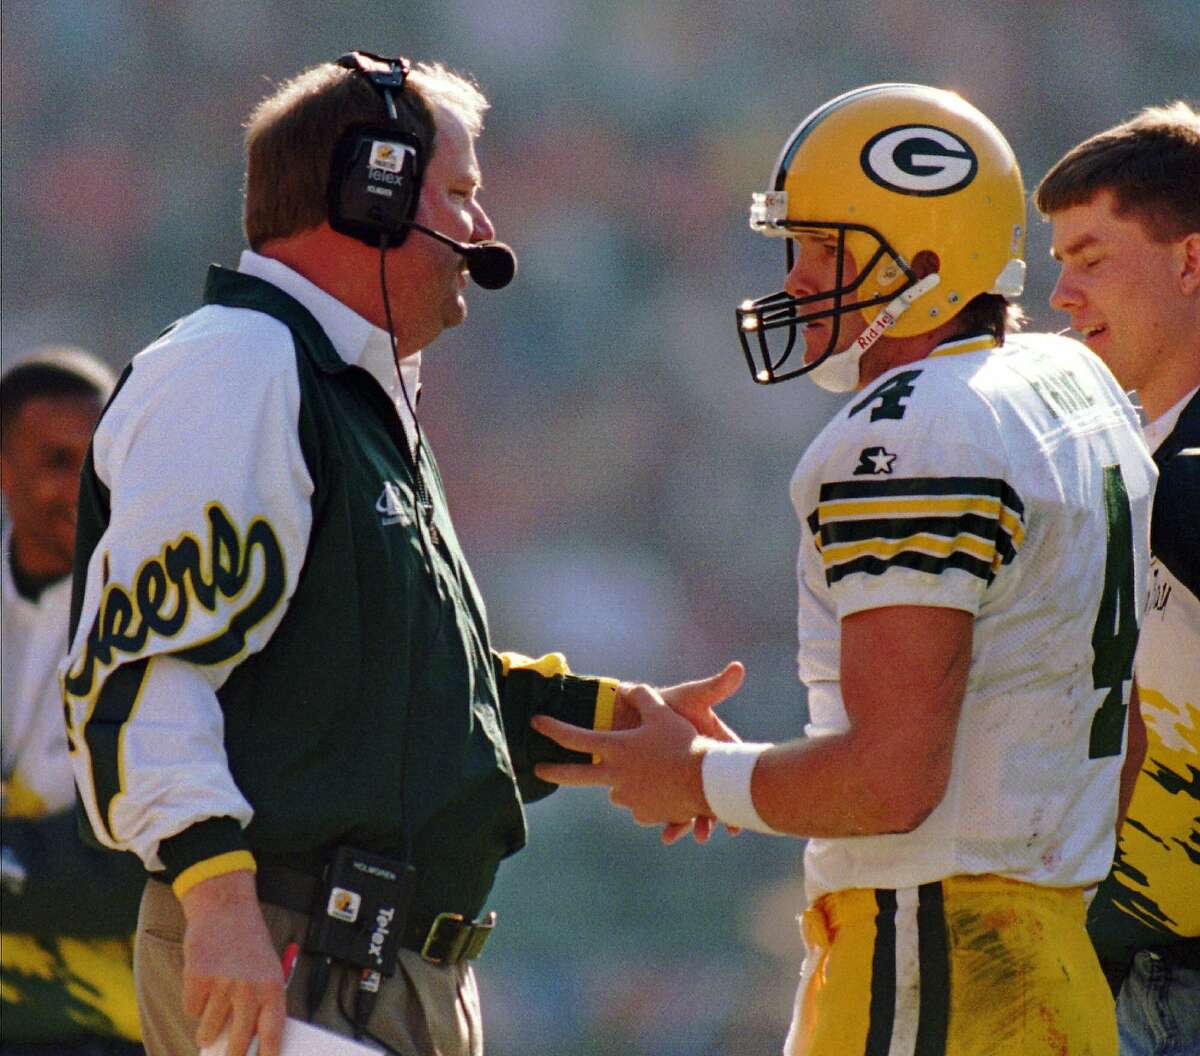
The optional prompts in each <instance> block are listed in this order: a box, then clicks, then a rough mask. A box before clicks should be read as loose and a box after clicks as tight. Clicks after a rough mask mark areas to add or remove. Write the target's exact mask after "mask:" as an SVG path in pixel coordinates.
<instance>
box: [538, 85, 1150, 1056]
mask: <svg viewBox="0 0 1200 1056" xmlns="http://www.w3.org/2000/svg"><path fill="white" fill-rule="evenodd" d="M1024 202H1025V195H1024V190H1023V187H1022V182H1021V175H1020V171H1019V169H1018V166H1017V162H1016V159H1015V158H1014V156H1013V152H1012V150H1011V149H1010V147H1009V145H1008V143H1007V142H1006V141H1005V139H1004V137H1003V136H1002V135H1001V134H1000V132H999V131H998V130H997V129H996V128H995V126H994V125H993V124H992V123H991V121H989V120H988V119H987V118H986V117H985V116H984V115H983V114H982V113H980V112H979V111H978V110H977V109H976V108H975V107H973V106H971V105H970V104H969V103H967V102H966V101H964V100H963V99H962V98H960V97H959V96H957V95H954V94H952V93H950V92H947V91H941V90H938V89H933V88H927V87H922V86H919V85H911V84H880V85H871V86H869V87H865V88H860V89H858V90H856V91H852V92H848V93H846V94H845V95H842V96H839V97H838V98H836V99H833V100H832V101H830V102H828V103H826V104H825V105H824V106H822V107H820V108H819V109H817V110H816V111H814V112H813V113H812V114H811V115H810V116H809V117H807V118H806V119H805V120H804V121H803V122H801V124H800V125H799V127H798V128H797V129H796V130H795V131H794V132H793V134H792V135H791V137H790V138H789V139H788V141H787V143H786V145H785V146H784V148H783V151H782V153H781V154H780V156H779V160H778V163H777V164H776V166H775V169H774V171H773V173H772V176H771V182H770V186H769V190H767V191H766V192H765V193H763V194H759V195H755V196H754V200H753V205H752V207H751V213H750V224H751V227H752V228H753V229H754V230H755V231H757V232H759V233H761V234H763V235H767V236H769V237H772V238H777V239H779V240H780V241H781V242H782V243H783V245H784V246H785V247H786V254H787V275H786V278H785V280H784V288H783V290H781V291H780V292H778V293H774V294H771V295H769V296H766V297H762V298H759V299H758V300H752V301H746V302H744V303H743V304H742V306H741V307H740V308H739V309H738V311H737V319H738V326H739V333H740V335H741V341H742V347H743V351H744V353H745V355H746V359H747V362H748V363H749V365H750V368H751V372H752V374H753V376H754V379H755V380H756V381H757V382H760V383H763V384H770V383H774V382H779V381H783V380H785V379H787V378H791V377H797V376H808V377H810V378H812V380H814V381H816V382H817V383H818V384H819V385H822V386H823V387H825V388H829V389H832V390H834V391H838V392H851V391H854V392H855V394H854V395H853V396H852V397H851V398H850V399H849V401H848V402H847V404H846V405H845V407H844V408H843V409H842V410H841V411H840V412H838V414H836V415H835V416H834V418H833V420H832V421H831V422H830V423H829V424H828V425H827V426H826V428H825V429H824V431H823V432H821V434H820V435H819V436H818V437H817V439H816V440H815V441H814V442H813V444H812V445H811V446H810V448H809V449H808V451H807V452H806V453H805V454H804V457H803V458H802V459H801V461H800V464H799V467H798V468H797V470H796V472H795V475H794V476H793V478H792V482H791V496H792V501H793V504H794V506H795V510H796V514H797V516H798V518H799V522H800V529H801V542H800V554H799V563H798V574H799V604H800V618H799V631H800V644H799V657H798V659H799V674H800V677H801V679H802V680H803V682H804V684H805V686H806V687H807V690H808V710H809V722H808V725H807V727H806V729H805V733H806V736H805V737H803V738H800V739H797V740H794V741H790V742H787V743H784V744H717V743H716V742H713V741H710V740H708V739H706V738H703V737H700V736H698V735H697V734H696V732H695V731H694V730H693V729H692V728H691V727H690V726H689V725H688V724H687V723H686V721H675V720H674V719H673V718H672V715H671V713H670V711H669V709H667V708H665V707H664V706H663V705H662V703H661V702H660V701H659V700H658V699H657V697H656V695H655V694H654V693H653V691H650V690H643V691H641V692H640V693H639V694H638V695H637V697H636V699H637V700H638V702H639V707H640V709H641V716H642V725H641V726H640V727H638V728H636V729H633V730H628V731H625V732H622V733H619V734H596V733H594V732H592V731H586V730H583V729H577V728H574V727H570V726H565V725H563V724H561V723H557V722H553V721H550V722H546V721H543V720H542V719H536V720H535V726H536V728H537V729H539V730H541V731H542V732H544V733H548V734H550V735H552V736H554V737H555V739H557V740H559V741H560V743H562V744H563V745H567V746H569V747H571V748H575V749H578V750H582V751H588V752H592V753H594V756H595V758H597V759H598V760H599V762H598V764H597V765H595V766H594V767H587V766H558V765H554V766H546V767H543V768H539V771H538V772H539V773H540V774H541V775H542V776H544V777H546V778H547V779H549V780H553V781H558V782H560V783H563V784H596V783H603V784H608V785H611V786H612V798H613V799H614V801H615V802H617V803H618V804H621V805H625V806H629V807H630V808H631V809H632V810H633V813H634V817H635V818H636V819H637V820H638V821H640V822H642V823H646V824H650V823H662V822H675V823H678V822H683V821H685V820H686V819H688V818H691V817H693V816H695V815H715V816H716V817H717V818H718V819H720V820H722V821H725V822H726V823H729V824H733V825H740V826H743V827H745V828H750V829H754V830H758V831H760V832H768V833H771V832H773V833H781V834H787V835H793V836H805V837H810V840H809V843H808V847H807V850H806V854H805V881H806V886H807V894H808V899H809V904H808V908H807V910H806V911H805V913H804V917H803V924H802V926H803V931H804V937H805V942H806V946H807V957H806V959H805V962H804V967H803V971H802V975H801V982H800V988H799V993H798V996H797V999H796V1008H795V1015H794V1019H793V1023H792V1028H791V1031H790V1034H789V1037H788V1041H787V1051H788V1052H789V1053H804V1054H814V1056H826V1054H828V1056H835V1054H836V1056H843V1054H845V1053H866V1054H868V1056H876V1054H878V1056H883V1054H891V1056H896V1054H900V1053H916V1052H920V1053H933V1052H953V1053H980V1052H988V1053H993V1054H1017V1053H1021V1054H1029V1053H1050V1052H1055V1053H1059V1052H1072V1053H1075V1052H1080V1053H1082V1052H1088V1053H1091V1054H1093V1056H1100V1054H1112V1053H1115V1052H1116V1045H1117V1036H1116V1024H1115V1018H1114V1014H1113V1004H1112V999H1111V997H1110V995H1109V992H1108V988H1107V986H1106V984H1105V980H1104V976H1103V974H1102V972H1101V970H1100V966H1099V963H1098V961H1097V959H1096V956H1095V953H1094V952H1093V950H1092V948H1091V945H1090V944H1089V942H1088V939H1087V934H1086V932H1085V929H1084V890H1085V888H1087V887H1088V886H1089V885H1094V884H1096V883H1097V882H1098V881H1099V880H1101V879H1102V878H1103V876H1104V875H1105V873H1106V872H1107V871H1108V865H1109V860H1110V857H1111V855H1112V851H1113V845H1114V839H1115V830H1116V825H1117V820H1118V814H1119V810H1120V802H1123V800H1122V797H1121V790H1122V789H1128V788H1131V787H1132V773H1136V765H1137V759H1138V757H1139V754H1140V753H1139V751H1138V749H1137V744H1138V743H1139V742H1138V740H1137V736H1138V733H1139V731H1140V727H1139V726H1138V724H1137V721H1136V716H1137V709H1136V699H1135V698H1134V696H1133V685H1132V677H1131V668H1132V662H1133V652H1134V647H1135V644H1136V641H1137V635H1138V626H1139V624H1140V622H1141V618H1142V612H1143V609H1144V606H1145V598H1144V590H1143V589H1142V583H1143V582H1144V581H1145V578H1146V575H1147V571H1148V567H1149V552H1148V534H1149V527H1148V526H1149V509H1150V501H1151V495H1152V492H1153V487H1154V480H1155V469H1154V466H1153V463H1152V462H1151V460H1150V457H1149V454H1148V452H1147V451H1146V449H1145V446H1144V444H1143V443H1142V440H1141V436H1140V429H1139V425H1138V419H1137V415H1136V413H1135V411H1134V409H1133V407H1132V406H1131V404H1130V402H1129V401H1128V400H1127V399H1126V397H1125V395H1124V393H1123V392H1122V391H1121V388H1120V386H1119V385H1118V384H1117V383H1116V382H1115V380H1114V379H1113V377H1112V375H1111V374H1110V373H1109V371H1108V369H1107V368H1106V367H1105V366H1104V364H1103V363H1102V362H1100V360H1099V359H1097V358H1096V357H1095V356H1094V355H1092V354H1091V353H1090V352H1089V351H1088V350H1087V349H1086V348H1084V347H1083V346H1082V345H1080V344H1079V343H1077V342H1075V341H1073V340H1071V339H1069V338H1066V337H1054V336H1048V335H1042V334H1028V335H1026V334H1016V333H1010V332H1009V331H1010V328H1011V327H1012V319H1013V314H1014V310H1013V304H1012V301H1013V299H1014V298H1015V297H1017V296H1018V295H1019V294H1020V292H1021V289H1022V285H1023V278H1024V264H1023V262H1022V252H1023V245H1024V234H1025V226H1024V225H1025V210H1024ZM1127 729H1128V730H1130V731H1131V735H1127ZM1131 741H1132V742H1133V745H1134V747H1133V750H1132V751H1131V752H1130V753H1129V757H1128V763H1126V747H1127V744H1128V743H1129V742H1131Z"/></svg>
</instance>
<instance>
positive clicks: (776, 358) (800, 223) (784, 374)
mask: <svg viewBox="0 0 1200 1056" xmlns="http://www.w3.org/2000/svg"><path fill="white" fill-rule="evenodd" d="M754 197H755V199H756V202H755V206H754V207H752V209H751V214H752V219H751V226H752V227H754V228H755V229H756V230H758V231H760V232H761V233H763V234H770V235H776V236H783V237H785V238H786V240H787V243H786V257H787V273H788V274H790V273H791V271H792V268H793V267H794V266H795V263H796V259H795V249H794V246H793V242H792V238H791V236H792V234H793V233H794V232H798V231H806V232H831V233H834V234H835V235H836V239H837V242H836V246H837V249H836V256H835V261H834V268H835V271H834V276H835V277H834V285H833V286H832V287H831V288H829V289H825V290H819V291H817V292H816V293H813V294H809V295H807V296H804V297H793V296H791V295H790V294H789V293H788V292H787V291H786V290H780V291H778V292H777V293H772V294H768V295H767V296H765V297H760V298H758V299H757V300H753V301H749V300H748V301H743V302H742V304H741V305H740V306H739V307H738V308H737V320H738V337H739V339H740V340H741V343H742V352H743V354H744V355H745V357H746V365H747V366H748V367H749V368H750V373H751V374H752V375H753V377H754V380H755V381H756V382H758V383H759V384H760V385H772V384H774V383H776V382H780V381H787V380H788V379H789V378H795V377H799V376H800V375H802V374H807V373H809V372H811V371H814V370H817V368H820V367H821V366H823V365H824V364H825V363H826V362H827V361H828V360H829V359H830V357H831V356H834V355H837V354H839V353H838V342H839V338H840V337H841V335H842V317H843V316H845V315H848V314H850V313H856V312H862V311H865V310H866V309H868V308H873V307H875V306H877V305H887V304H890V303H892V302H893V301H894V300H895V299H896V298H897V297H899V296H900V295H901V294H903V293H905V292H906V291H908V290H909V289H911V288H912V287H913V286H914V285H915V284H916V283H917V282H918V281H919V279H918V276H917V274H916V273H915V272H914V271H913V270H912V268H911V267H909V265H908V262H907V261H905V260H904V258H903V257H901V256H900V254H899V253H897V252H896V250H895V249H893V248H892V246H891V245H890V244H889V243H888V241H887V239H886V238H884V237H883V235H881V234H880V233H879V232H878V231H877V230H875V229H874V228H871V227H867V226H865V225H862V224H851V223H842V222H836V221H809V220H788V219H777V220H769V221H768V220H766V219H765V218H764V219H763V220H762V221H758V218H757V217H756V216H755V209H756V208H758V207H759V205H760V203H759V201H758V200H759V199H760V198H765V197H770V196H764V195H757V194H756V195H755V196H754ZM848 238H852V239H853V240H854V242H855V243H856V244H857V247H858V248H859V252H860V253H862V252H863V250H864V248H865V251H866V252H865V254H864V255H865V256H866V259H865V261H863V262H862V263H861V264H860V263H859V260H858V258H857V255H855V265H856V266H857V267H858V273H857V274H856V275H855V276H854V278H853V279H852V280H851V281H850V282H847V281H846V280H845V276H846V275H847V273H848V272H849V270H850V269H849V268H847V266H846V262H847V240H848ZM880 280H882V282H883V283H886V285H882V284H881V281H880ZM864 286H867V287H868V289H864ZM816 304H820V305H821V307H820V308H816V309H814V310H812V311H807V312H806V311H804V310H803V309H804V308H805V307H806V306H810V305H816ZM876 318H878V317H876ZM821 319H829V320H831V325H830V332H829V339H828V341H827V342H826V345H825V348H824V349H823V350H822V351H821V352H820V353H819V354H818V355H817V356H815V357H812V358H811V359H810V358H809V356H808V354H807V343H802V350H801V362H800V364H799V365H798V366H793V367H792V368H791V369H787V370H784V369H783V367H784V364H785V363H787V361H788V359H789V357H790V356H791V354H792V352H793V350H794V348H795V345H796V338H797V336H802V335H803V334H804V331H805V329H806V328H807V327H808V325H809V324H810V323H814V322H817V321H818V320H821ZM873 323H874V320H872V321H871V322H869V323H868V324H867V325H865V326H864V327H863V329H862V330H860V331H859V333H857V334H855V335H854V336H855V337H859V336H860V335H862V334H865V333H866V332H867V331H869V330H871V329H872V326H873ZM781 329H783V330H786V336H785V337H783V338H781V339H778V340H776V341H774V342H772V341H771V339H770V338H769V337H768V334H767V332H768V331H774V330H781ZM752 338H753V339H754V340H753V341H752ZM781 343H782V345H783V348H782V350H779V347H778V346H779V345H780V344H781ZM872 343H874V341H873V340H872V341H871V342H869V343H868V346H867V347H869V344H872ZM772 344H774V345H775V350H772V347H771V346H772ZM863 351H865V348H864V349H863ZM857 361H858V360H857V357H855V369H857ZM838 391H841V387H840V386H839V387H838Z"/></svg>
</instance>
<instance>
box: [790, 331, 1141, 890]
mask: <svg viewBox="0 0 1200 1056" xmlns="http://www.w3.org/2000/svg"><path fill="white" fill-rule="evenodd" d="M1155 479H1156V471H1155V468H1154V464H1153V462H1152V460H1151V458H1150V455H1149V452H1148V451H1147V450H1146V447H1145V444H1144V442H1143V441H1142V438H1141V430H1140V427H1139V423H1138V420H1137V415H1136V412H1135V411H1134V410H1133V407H1132V406H1131V404H1130V403H1129V401H1128V400H1127V399H1126V397H1125V395H1124V393H1122V392H1121V390H1120V388H1119V386H1118V385H1117V383H1116V381H1115V380H1114V379H1113V377H1112V375H1111V374H1110V373H1109V371H1108V369H1107V368H1106V367H1105V366H1104V365H1103V364H1102V363H1101V362H1100V360H1099V359H1097V358H1096V357H1095V356H1093V355H1092V354H1091V353H1090V352H1089V351H1088V350H1087V349H1086V348H1084V347H1083V346H1082V345H1080V344H1079V343H1078V342H1075V341H1072V340H1070V339H1068V338H1061V337H1051V336H1049V335H1043V334H1017V335H1012V336H1010V337H1009V338H1008V339H1007V342H1006V344H1005V345H1004V347H1003V348H996V347H995V342H994V341H993V340H992V339H991V338H990V337H974V338H966V339H962V340H958V341H953V342H949V343H947V344H943V345H941V346H939V348H938V349H936V350H935V352H934V353H933V355H932V356H930V357H929V358H928V359H924V360H920V361H918V362H916V363H912V364H909V365H907V366H903V367H897V368H895V369H893V370H891V371H889V372H888V373H886V374H884V375H883V376H882V377H881V378H880V379H879V380H878V381H876V382H875V384H873V385H872V386H871V387H870V388H869V390H868V391H866V392H865V393H860V394H858V395H856V397H855V399H854V400H853V401H852V402H851V403H850V404H849V405H848V406H847V407H846V408H844V409H843V410H842V411H840V412H839V413H838V415H837V416H836V417H835V418H834V419H833V421H832V422H830V424H829V425H828V426H826V428H825V429H824V430H823V431H822V433H821V434H820V435H819V436H818V437H817V439H816V440H815V441H814V442H813V444H812V446H811V447H810V448H809V449H808V451H807V452H806V453H805V455H804V457H803V459H802V460H801V462H800V465H799V466H798V467H797V469H796V473H795V475H794V477H793V479H792V486H791V493H792V501H793V503H794V505H795V507H796V512H797V513H798V514H799V516H800V520H801V524H802V539H801V546H800V557H799V588H800V591H799V593H800V613H799V629H800V649H799V657H798V659H799V671H800V678H801V679H802V680H803V682H804V684H805V685H806V686H807V688H808V706H809V713H810V723H809V725H808V726H807V728H806V732H807V733H808V735H809V736H812V737H820V736H822V735H827V734H831V733H836V732H841V731H844V730H845V729H847V727H848V719H847V716H846V711H845V708H844V707H843V704H842V697H841V687H840V683H839V655H840V653H839V621H840V620H841V619H842V618H843V617H845V616H848V615H850V614H852V613H855V612H860V611H862V610H865V609H873V608H880V607H883V606H889V605H931V606H938V607H946V608H955V609H963V610H966V611H968V612H970V613H972V614H973V615H974V617H975V622H974V631H973V647H972V656H971V669H970V674H969V677H968V681H967V687H966V693H965V696H964V699H963V703H962V711H961V717H960V719H959V724H958V730H957V734H956V740H955V746H954V755H953V761H952V766H951V773H950V779H949V785H948V787H947V789H946V793H945V796H944V797H943V799H942V801H941V802H940V803H939V804H938V806H937V807H936V809H935V810H934V811H933V812H932V814H930V816H929V817H928V818H927V819H926V820H925V821H924V822H923V823H922V824H921V825H919V826H918V827H917V828H916V829H915V830H913V831H912V832H908V833H901V834H896V835H886V836H865V837H849V838H840V839H813V840H811V841H810V842H809V844H808V848H807V850H806V853H805V878H806V884H807V886H808V889H809V895H810V897H811V898H816V897H819V895H820V894H822V893H823V892H826V891H834V890H841V889H845V888H859V887H862V888H874V887H884V888H899V887H909V886H913V885H917V884H923V883H928V882H931V881H934V880H938V879H942V878H944V877H948V876H953V875H958V874H980V873H996V874H999V875H1001V876H1005V877H1009V878H1011V879H1017V880H1024V881H1027V882H1029V883H1034V884H1042V885H1047V886H1051V887H1066V886H1075V885H1087V884H1092V883H1096V882H1097V881H1099V880H1100V879H1102V878H1103V877H1104V876H1105V874H1106V873H1107V872H1108V868H1109V864H1110V862H1111V860H1112V855H1113V845H1114V826H1115V823H1116V812H1117V792H1118V782H1119V777H1120V771H1121V764H1122V761H1123V758H1124V750H1125V738H1124V730H1125V714H1126V706H1127V703H1128V699H1129V690H1130V679H1131V677H1132V675H1131V669H1132V660H1133V649H1134V646H1135V644H1136V633H1137V627H1138V626H1139V625H1140V623H1141V619H1142V613H1143V610H1144V608H1145V595H1146V591H1145V583H1146V579H1147V575H1148V568H1149V563H1150V558H1149V523H1150V505H1151V500H1152V497H1153V491H1154V483H1155ZM882 662H886V658H881V663H882ZM895 721H896V722H897V723H900V722H903V721H905V716H904V715H900V714H898V715H896V717H895ZM863 762H864V765H868V764H869V760H864V761H863Z"/></svg>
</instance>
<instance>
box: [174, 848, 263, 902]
mask: <svg viewBox="0 0 1200 1056" xmlns="http://www.w3.org/2000/svg"><path fill="white" fill-rule="evenodd" d="M239 869H249V870H250V872H252V873H257V872H258V863H257V862H255V861H254V855H252V854H251V853H250V852H249V851H226V852H225V853H224V854H218V855H217V856H216V857H215V858H205V859H204V861H202V862H197V863H196V864H195V865H189V866H188V867H187V868H186V869H185V870H184V871H183V872H182V873H180V874H179V875H178V876H177V877H175V882H174V883H173V884H171V890H172V891H174V892H175V897H176V898H183V896H184V895H186V894H187V893H188V892H189V891H190V890H191V889H192V888H193V887H195V886H196V885H197V884H199V883H201V882H202V881H204V880H211V879H212V878H213V877H214V876H224V875H225V874H226V873H236V872H237V871H238V870H239Z"/></svg>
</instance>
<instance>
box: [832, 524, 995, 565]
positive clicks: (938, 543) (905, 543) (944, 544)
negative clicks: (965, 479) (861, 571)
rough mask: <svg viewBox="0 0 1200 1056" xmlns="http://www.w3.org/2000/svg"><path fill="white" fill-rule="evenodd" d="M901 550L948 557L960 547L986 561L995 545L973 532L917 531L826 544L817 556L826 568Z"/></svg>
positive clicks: (993, 556) (881, 558) (887, 556)
mask: <svg viewBox="0 0 1200 1056" xmlns="http://www.w3.org/2000/svg"><path fill="white" fill-rule="evenodd" d="M904 550H916V551H918V552H920V553H923V554H929V555H931V556H933V557H949V556H950V555H951V554H952V553H954V552H955V551H956V550H961V551H963V552H964V553H968V554H970V555H971V556H972V557H977V558H979V560H981V561H986V562H988V563H991V562H992V561H993V559H994V558H995V556H996V549H995V547H994V546H993V545H992V544H991V543H988V542H985V541H984V540H982V539H980V538H979V537H978V536H976V535H969V534H967V533H965V532H960V533H959V534H958V535H956V536H954V537H953V538H947V537H946V536H942V535H929V534H927V533H925V532H918V533H917V534H915V535H910V536H908V537H907V538H905V539H865V540H863V541H862V542H855V543H839V544H834V545H831V546H826V547H825V549H824V550H822V551H821V559H822V560H823V561H824V562H825V567H826V568H830V567H832V566H833V565H840V564H842V563H844V562H846V561H852V560H854V559H855V558H856V557H862V556H864V555H867V554H869V555H872V556H874V557H878V558H879V559H880V560H884V561H886V560H887V559H888V558H891V557H895V556H896V555H897V554H898V553H901V552H902V551H904Z"/></svg>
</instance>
